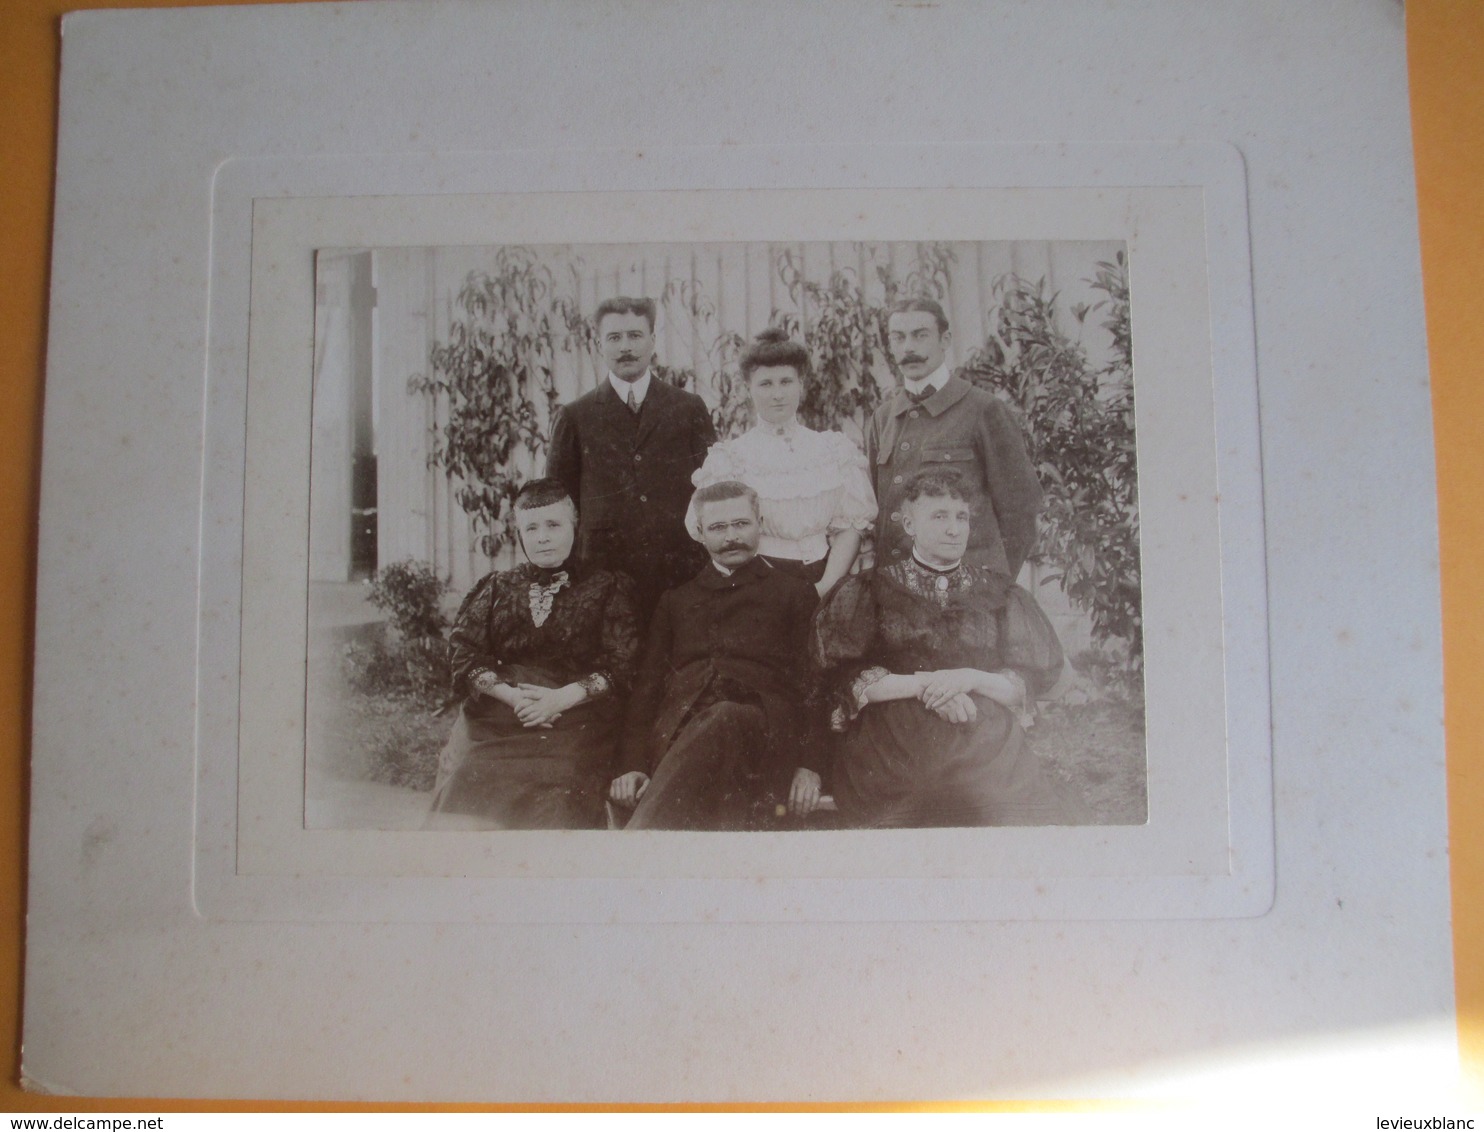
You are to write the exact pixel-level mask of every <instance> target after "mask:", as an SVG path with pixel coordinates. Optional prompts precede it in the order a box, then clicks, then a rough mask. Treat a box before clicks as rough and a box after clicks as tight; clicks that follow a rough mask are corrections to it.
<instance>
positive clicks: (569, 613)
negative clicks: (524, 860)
mask: <svg viewBox="0 0 1484 1132" xmlns="http://www.w3.org/2000/svg"><path fill="white" fill-rule="evenodd" d="M515 520H516V531H517V534H518V536H519V538H520V543H521V547H522V549H523V550H524V551H525V556H526V558H527V559H528V560H529V561H528V562H527V563H526V564H524V565H521V566H517V567H515V568H514V569H513V570H508V571H505V572H503V573H493V574H489V575H487V576H486V577H484V578H482V579H481V580H480V581H479V582H478V584H476V585H475V587H474V589H473V590H471V591H470V593H469V596H468V597H466V598H465V599H464V603H463V606H462V607H461V608H460V609H459V615H458V619H457V621H456V623H455V625H454V629H453V633H452V634H451V635H450V638H449V644H450V648H451V654H452V664H453V688H454V693H455V694H456V695H458V696H460V697H462V703H461V705H460V707H459V718H458V721H457V722H456V723H455V724H454V727H453V732H452V734H451V735H450V736H449V740H448V745H447V746H446V747H444V749H443V753H442V755H441V756H440V758H439V761H438V780H437V784H436V785H435V786H434V788H433V808H432V813H431V815H430V816H429V819H428V828H430V829H438V828H464V829H473V828H477V829H591V828H597V827H599V826H601V825H602V823H603V822H602V819H603V794H604V792H605V790H606V789H607V786H608V780H609V779H610V778H612V777H613V757H614V744H615V742H616V741H617V738H618V734H619V727H620V725H621V723H622V718H623V701H622V693H623V692H624V691H625V690H626V689H627V686H628V683H629V681H630V679H631V677H632V675H633V670H634V666H635V663H636V660H637V657H638V653H639V625H638V617H637V614H636V612H635V606H634V594H633V583H632V582H631V581H630V580H629V578H628V576H627V575H624V574H619V573H612V572H609V571H605V570H588V571H584V570H583V569H581V568H580V567H579V566H578V565H577V563H576V560H575V556H573V555H572V544H573V540H574V538H575V535H576V530H577V510H576V508H575V507H574V506H573V504H572V500H571V498H570V497H569V496H568V494H567V491H566V489H565V488H564V487H562V485H561V484H560V483H559V482H558V481H556V480H552V479H541V480H532V481H531V482H529V483H527V484H526V485H525V486H524V487H522V488H521V490H520V493H519V494H518V495H517V496H516V498H515ZM455 815H459V816H455Z"/></svg>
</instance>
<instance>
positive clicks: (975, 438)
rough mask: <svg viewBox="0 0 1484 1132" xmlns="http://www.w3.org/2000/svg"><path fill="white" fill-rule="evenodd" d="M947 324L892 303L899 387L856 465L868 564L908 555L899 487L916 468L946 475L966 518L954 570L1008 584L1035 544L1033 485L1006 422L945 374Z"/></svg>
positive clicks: (912, 302)
mask: <svg viewBox="0 0 1484 1132" xmlns="http://www.w3.org/2000/svg"><path fill="white" fill-rule="evenodd" d="M948 343H949V330H948V318H947V316H946V315H945V314H944V313H943V308H942V307H941V306H939V305H938V304H937V303H935V302H934V301H933V300H932V299H908V300H906V301H904V302H900V303H898V304H896V306H894V307H893V308H892V309H891V313H890V314H888V315H887V319H886V345H887V349H888V350H889V351H890V353H891V356H892V360H893V361H895V362H896V366H897V371H898V372H899V373H900V374H901V376H902V384H901V386H899V387H898V388H897V389H895V390H893V391H892V392H891V393H890V394H888V395H887V397H886V399H885V400H884V401H882V402H881V404H880V405H878V406H877V407H876V411H875V413H873V414H872V416H871V423H870V425H869V426H868V427H867V428H866V458H867V460H868V461H869V462H870V466H871V473H872V477H873V481H874V484H875V487H876V500H877V503H878V504H879V506H880V513H879V514H878V516H877V521H876V561H877V564H878V565H880V566H883V567H885V566H895V565H898V564H900V563H903V562H905V561H906V560H907V559H908V558H910V557H911V555H912V536H911V535H909V534H908V533H907V531H906V530H905V529H904V527H903V525H902V521H903V517H904V515H905V510H906V509H905V506H904V494H905V491H906V485H907V482H908V481H909V480H910V479H911V478H912V476H913V474H914V473H915V472H917V471H919V470H927V469H934V470H938V471H953V472H956V473H958V476H959V478H960V480H961V481H962V483H963V484H964V486H965V488H966V489H967V492H968V495H969V504H970V507H971V510H972V513H973V516H974V522H973V526H972V527H971V528H970V534H969V545H968V549H967V551H966V552H965V554H964V559H963V560H964V562H965V563H967V564H968V565H971V566H988V567H991V568H992V569H995V570H999V571H1003V572H1004V573H1005V574H1008V575H1009V576H1010V578H1011V579H1012V580H1013V579H1014V578H1015V576H1016V575H1017V574H1019V573H1020V567H1021V565H1022V564H1023V563H1024V562H1025V559H1026V556H1027V555H1028V554H1030V552H1031V550H1032V548H1033V547H1034V546H1035V542H1036V516H1037V514H1039V513H1040V510H1041V498H1042V497H1041V484H1040V482H1039V481H1038V480H1037V479H1036V469H1035V468H1034V467H1033V466H1032V465H1031V462H1030V457H1028V456H1027V455H1026V451H1025V442H1024V440H1023V439H1022V438H1021V435H1020V429H1019V428H1018V427H1017V426H1016V424H1015V421H1014V419H1013V418H1012V417H1011V416H1010V411H1009V409H1007V408H1006V407H1005V406H1004V405H1003V404H1002V403H1001V402H1000V401H999V399H998V398H996V397H995V396H994V395H993V394H991V393H987V392H985V391H984V390H983V389H980V388H978V387H977V386H974V385H970V384H969V383H968V382H967V381H965V380H963V379H962V378H960V377H953V376H951V375H950V374H949V372H948V363H947V361H946V354H947V349H948Z"/></svg>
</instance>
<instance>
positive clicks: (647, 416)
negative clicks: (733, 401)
mask: <svg viewBox="0 0 1484 1132" xmlns="http://www.w3.org/2000/svg"><path fill="white" fill-rule="evenodd" d="M715 439H716V432H715V430H714V429H713V428H712V425H711V414H710V413H709V412H707V410H706V403H705V402H704V401H702V400H701V399H700V398H699V397H697V396H696V395H695V394H694V393H687V392H686V391H685V390H683V389H677V388H676V387H675V386H673V385H670V384H668V383H666V382H664V381H661V380H660V379H659V378H658V377H654V376H653V375H651V377H650V382H649V392H648V393H647V394H646V395H645V398H644V404H643V406H642V407H641V409H640V412H639V415H638V416H637V417H636V416H635V415H634V413H633V412H631V411H630V410H629V407H628V406H627V405H625V404H624V403H623V402H622V401H620V400H619V399H618V395H617V394H616V393H614V391H613V386H612V384H611V383H610V382H609V381H608V378H607V377H606V376H605V377H604V378H603V382H602V384H600V385H599V386H598V387H597V388H596V389H594V390H592V391H591V392H590V393H586V394H584V395H583V396H581V397H579V398H578V399H577V400H575V401H573V402H572V403H571V404H570V405H563V406H562V407H561V409H560V410H559V412H558V413H557V417H556V423H555V424H554V425H553V427H552V434H551V447H550V449H549V451H548V453H547V458H546V473H547V475H550V476H554V477H556V478H557V479H559V480H561V481H562V483H563V484H564V485H565V486H566V488H567V491H568V492H569V493H570V494H571V496H572V499H573V501H574V502H575V503H576V504H577V513H578V528H577V554H578V556H579V558H581V560H582V561H583V562H584V563H585V564H586V565H588V566H590V567H593V568H597V569H604V570H622V571H623V572H624V573H626V574H628V575H629V576H630V577H631V578H632V579H633V580H634V583H635V587H636V599H637V602H638V605H639V610H640V618H641V620H642V621H647V620H648V618H649V616H650V614H651V612H652V611H653V609H654V607H655V604H656V603H657V602H658V601H659V597H660V594H662V593H664V592H665V590H667V589H669V588H670V587H672V586H675V585H678V584H679V583H680V582H681V581H683V580H684V579H686V578H688V577H690V576H691V575H692V574H693V573H695V571H696V569H697V568H698V567H699V566H700V565H701V563H702V562H703V561H704V560H705V552H704V551H703V550H702V549H701V548H700V546H698V545H697V544H696V542H695V541H694V540H693V539H692V538H691V537H690V535H689V534H688V533H687V532H686V530H685V509H686V505H687V504H688V503H689V502H690V497H691V492H692V491H693V490H694V489H693V488H692V486H691V482H690V477H691V473H692V472H694V471H695V470H696V469H697V468H699V467H700V466H701V464H702V463H703V462H704V461H705V459H706V450H707V449H708V448H709V447H710V446H711V445H712V443H713V442H714V441H715Z"/></svg>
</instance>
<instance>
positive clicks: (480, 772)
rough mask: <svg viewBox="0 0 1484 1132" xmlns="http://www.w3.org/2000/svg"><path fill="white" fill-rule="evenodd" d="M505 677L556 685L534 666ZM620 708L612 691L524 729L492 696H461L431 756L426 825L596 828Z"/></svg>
mask: <svg viewBox="0 0 1484 1132" xmlns="http://www.w3.org/2000/svg"><path fill="white" fill-rule="evenodd" d="M504 675H505V678H506V679H507V680H508V681H510V682H511V683H526V684H539V685H541V686H542V687H544V688H553V687H559V686H560V684H559V683H558V681H557V680H556V679H555V678H554V677H553V676H552V675H551V674H550V673H547V672H543V671H541V670H540V669H536V668H513V669H511V670H509V671H507V672H505V673H504ZM562 683H565V682H564V681H563V682H562ZM619 707H620V705H619V703H618V700H617V698H616V697H614V696H603V697H600V698H599V699H596V700H591V701H588V702H587V703H584V704H580V705H578V706H577V707H575V708H572V709H571V710H569V711H567V712H564V713H563V714H562V716H561V718H560V719H558V720H557V721H556V722H555V723H554V724H553V725H552V727H551V728H549V729H548V728H527V727H525V726H523V725H522V724H521V722H520V720H519V719H518V718H517V717H516V714H515V712H514V711H513V710H511V708H509V707H508V706H506V705H505V704H503V703H500V702H499V701H498V700H495V699H492V698H490V697H488V696H470V697H468V698H467V699H465V701H464V703H463V705H462V706H461V707H460V709H459V718H458V721H457V722H456V723H455V724H454V726H453V731H452V733H451V734H450V735H449V739H448V744H447V745H446V746H445V747H444V749H443V753H442V755H441V756H440V757H439V760H438V782H437V785H436V786H435V787H434V788H433V804H432V812H431V814H430V815H429V819H428V827H429V828H431V829H436V828H439V827H440V826H442V827H453V826H457V827H458V828H482V829H598V828H601V827H602V826H603V824H604V817H603V796H604V794H605V792H606V791H607V788H608V782H609V779H610V778H611V776H612V770H613V754H614V745H615V743H616V742H617V739H618V734H619V722H620V715H619V711H618V710H617V709H618V708H619ZM442 815H464V819H463V820H461V821H443V820H440V819H441V816H442Z"/></svg>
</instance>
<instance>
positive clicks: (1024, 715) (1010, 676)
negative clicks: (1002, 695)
mask: <svg viewBox="0 0 1484 1132" xmlns="http://www.w3.org/2000/svg"><path fill="white" fill-rule="evenodd" d="M1001 675H1002V676H1004V677H1005V679H1006V680H1008V681H1010V683H1012V684H1014V685H1015V699H1016V702H1015V703H1014V704H1010V705H1007V706H1008V707H1009V708H1010V710H1011V711H1012V712H1013V713H1014V714H1015V718H1016V719H1017V720H1018V721H1019V722H1020V726H1021V727H1023V728H1026V729H1029V728H1030V727H1031V726H1032V725H1033V724H1034V723H1035V722H1036V701H1035V700H1033V699H1031V695H1030V692H1029V691H1028V690H1027V689H1026V686H1025V677H1023V676H1022V675H1021V674H1020V673H1018V672H1016V671H1015V670H1014V669H1013V668H1007V669H1005V671H1004V672H1002V673H1001Z"/></svg>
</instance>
